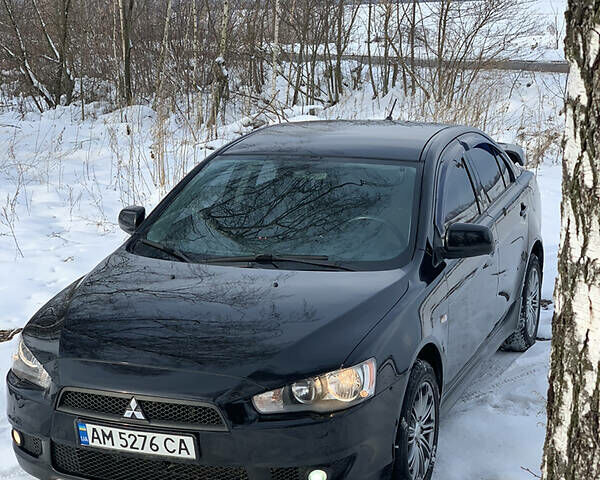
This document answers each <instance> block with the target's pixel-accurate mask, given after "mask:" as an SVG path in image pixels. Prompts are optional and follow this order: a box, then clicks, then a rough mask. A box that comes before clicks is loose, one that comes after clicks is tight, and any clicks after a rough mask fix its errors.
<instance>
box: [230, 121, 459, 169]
mask: <svg viewBox="0 0 600 480" xmlns="http://www.w3.org/2000/svg"><path fill="white" fill-rule="evenodd" d="M454 130H455V131H456V132H457V135H458V134H460V133H462V132H464V127H453V126H449V125H443V124H436V123H417V122H397V121H390V120H364V121H363V120H326V121H312V122H310V121H309V122H291V123H280V124H277V125H273V126H270V127H266V128H262V129H259V130H257V131H256V132H253V133H251V134H250V135H247V136H245V137H243V138H242V139H241V140H239V141H237V142H235V143H233V144H232V145H231V146H230V147H228V148H226V149H225V151H223V152H222V153H224V154H263V155H264V154H288V155H308V156H317V157H347V158H348V157H352V158H379V159H384V160H404V161H415V162H416V161H419V160H420V159H421V152H422V151H423V148H424V147H425V145H426V144H427V142H429V140H430V139H431V138H432V137H433V136H434V135H436V134H438V133H439V132H441V131H445V132H444V133H445V134H447V133H450V132H451V131H454ZM446 136H447V135H444V137H446Z"/></svg>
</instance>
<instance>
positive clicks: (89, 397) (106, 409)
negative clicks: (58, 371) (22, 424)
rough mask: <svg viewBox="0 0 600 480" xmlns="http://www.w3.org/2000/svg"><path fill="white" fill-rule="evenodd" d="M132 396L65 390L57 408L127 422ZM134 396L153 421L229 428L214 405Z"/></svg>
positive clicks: (157, 423) (218, 428) (169, 424)
mask: <svg viewBox="0 0 600 480" xmlns="http://www.w3.org/2000/svg"><path fill="white" fill-rule="evenodd" d="M131 397H132V396H131V395H123V394H113V393H94V392H87V391H86V392H83V391H79V390H64V391H63V393H62V395H61V397H60V399H59V402H58V407H57V408H58V410H61V411H64V412H68V413H74V414H81V415H89V416H96V417H100V418H109V419H118V420H120V421H126V419H123V414H124V413H125V411H126V410H127V408H128V406H129V402H130V401H131ZM135 398H136V400H137V402H138V404H139V405H140V407H141V409H142V412H143V413H144V415H145V417H146V419H147V420H148V421H149V422H150V423H151V424H154V425H167V426H171V425H182V426H195V427H200V428H205V429H213V430H225V429H226V427H225V423H224V422H223V418H222V417H221V414H220V413H219V410H217V408H215V407H213V406H210V405H198V404H192V403H180V402H172V401H168V400H162V399H160V400H159V399H151V398H149V397H144V396H136V397H135Z"/></svg>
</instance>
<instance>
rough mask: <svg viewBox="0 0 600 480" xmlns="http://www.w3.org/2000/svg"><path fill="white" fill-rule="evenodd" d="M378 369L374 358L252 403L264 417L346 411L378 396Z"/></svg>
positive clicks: (273, 393)
mask: <svg viewBox="0 0 600 480" xmlns="http://www.w3.org/2000/svg"><path fill="white" fill-rule="evenodd" d="M376 366H377V365H376V363H375V359H374V358H371V359H369V360H367V361H366V362H363V363H361V364H359V365H356V366H354V367H350V368H344V369H342V370H336V371H335V372H330V373H326V374H325V375H320V376H318V377H314V378H307V379H306V380H301V381H299V382H296V383H294V384H292V385H289V386H287V387H283V388H278V389H277V390H272V391H270V392H266V393H261V394H260V395H256V396H254V397H253V398H252V403H253V404H254V407H255V408H256V410H258V411H259V412H260V413H281V412H298V411H307V410H308V411H312V412H333V411H336V410H343V409H344V408H348V407H351V406H353V405H356V404H357V403H360V402H363V401H365V400H366V399H367V398H370V397H372V396H373V395H374V394H375V378H376V372H377V368H376Z"/></svg>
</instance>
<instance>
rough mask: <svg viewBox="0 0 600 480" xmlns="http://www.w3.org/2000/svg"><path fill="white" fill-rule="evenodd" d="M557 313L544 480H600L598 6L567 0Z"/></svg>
mask: <svg viewBox="0 0 600 480" xmlns="http://www.w3.org/2000/svg"><path fill="white" fill-rule="evenodd" d="M566 18H567V36H566V41H565V49H566V54H567V58H568V59H569V63H570V66H571V71H570V75H569V83H568V92H567V96H568V98H567V106H566V112H567V114H566V130H565V153H564V158H563V188H562V193H563V200H562V205H561V210H562V227H561V241H560V251H559V258H558V278H557V280H556V287H555V304H556V309H555V313H554V319H553V339H552V358H551V366H550V368H551V370H550V386H549V390H548V427H547V434H546V444H545V446H544V459H543V463H542V474H543V477H544V478H545V479H546V480H559V479H560V480H584V479H586V480H587V479H590V480H591V479H596V478H600V90H599V87H600V52H599V49H600V33H599V32H600V4H599V3H598V0H577V1H575V0H569V5H568V10H567V15H566Z"/></svg>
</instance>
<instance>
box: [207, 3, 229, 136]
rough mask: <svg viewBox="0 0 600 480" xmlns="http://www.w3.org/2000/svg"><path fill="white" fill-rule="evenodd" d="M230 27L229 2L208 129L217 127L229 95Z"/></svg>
mask: <svg viewBox="0 0 600 480" xmlns="http://www.w3.org/2000/svg"><path fill="white" fill-rule="evenodd" d="M228 27H229V0H224V1H223V16H222V19H221V34H220V41H219V56H218V57H217V58H216V59H215V61H214V64H213V76H214V78H213V87H212V101H211V108H210V117H209V119H208V127H209V128H211V129H214V128H215V127H216V125H217V118H218V116H219V111H220V108H221V102H223V101H224V100H225V99H226V98H227V95H228V86H229V71H228V70H227V66H226V64H225V51H226V49H227V33H228Z"/></svg>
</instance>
